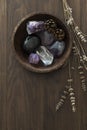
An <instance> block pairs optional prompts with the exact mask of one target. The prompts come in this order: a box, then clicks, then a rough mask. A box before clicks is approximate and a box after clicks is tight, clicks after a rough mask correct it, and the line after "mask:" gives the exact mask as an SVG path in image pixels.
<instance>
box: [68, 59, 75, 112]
mask: <svg viewBox="0 0 87 130" xmlns="http://www.w3.org/2000/svg"><path fill="white" fill-rule="evenodd" d="M67 81H68V86H67V89H68V92H69V97H70V102H71V106H72V111H73V112H75V111H76V101H75V93H74V89H73V88H72V82H73V79H72V75H71V62H70V60H69V79H68V80H67Z"/></svg>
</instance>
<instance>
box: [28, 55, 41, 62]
mask: <svg viewBox="0 0 87 130" xmlns="http://www.w3.org/2000/svg"><path fill="white" fill-rule="evenodd" d="M28 59H29V63H31V64H38V63H39V61H40V57H39V55H38V54H36V53H31V54H30V55H29V58H28Z"/></svg>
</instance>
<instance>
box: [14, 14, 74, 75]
mask: <svg viewBox="0 0 87 130" xmlns="http://www.w3.org/2000/svg"><path fill="white" fill-rule="evenodd" d="M47 19H53V20H54V21H55V22H56V23H57V24H58V26H59V27H60V28H62V29H63V30H64V31H65V34H66V36H65V39H64V41H65V44H66V47H65V51H64V53H63V55H62V56H61V57H60V58H57V59H55V60H54V63H53V64H52V65H50V66H47V67H46V66H44V65H32V64H30V63H29V62H28V57H27V56H25V55H24V52H23V50H22V47H21V45H22V43H23V42H24V40H25V38H26V36H27V35H28V34H27V31H26V23H27V22H28V21H31V20H39V21H41V20H42V21H43V20H47ZM12 41H13V49H14V52H15V55H16V57H17V59H18V61H19V62H20V63H21V64H22V65H23V66H24V67H25V68H27V69H28V70H30V71H33V72H38V73H46V72H50V71H53V70H56V69H59V68H60V67H61V66H62V65H63V64H64V63H65V62H66V60H67V59H68V57H69V55H70V52H71V48H72V43H71V38H70V34H69V31H68V29H67V27H66V26H65V24H64V23H63V22H62V21H61V20H60V19H58V18H57V17H55V16H53V15H50V14H46V13H36V14H31V15H28V16H26V17H24V18H23V19H22V20H21V21H20V22H19V23H18V25H17V26H16V27H15V30H14V32H13V38H12Z"/></svg>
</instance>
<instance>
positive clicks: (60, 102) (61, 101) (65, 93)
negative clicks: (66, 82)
mask: <svg viewBox="0 0 87 130" xmlns="http://www.w3.org/2000/svg"><path fill="white" fill-rule="evenodd" d="M67 95H68V91H67V89H66V87H65V89H64V91H63V93H62V95H61V97H60V100H59V102H58V103H57V105H56V111H58V110H59V109H60V108H61V107H62V106H63V104H64V103H65V100H66V98H67Z"/></svg>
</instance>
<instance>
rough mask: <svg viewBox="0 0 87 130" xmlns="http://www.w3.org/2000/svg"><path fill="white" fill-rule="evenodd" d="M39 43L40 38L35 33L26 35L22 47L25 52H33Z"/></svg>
mask: <svg viewBox="0 0 87 130" xmlns="http://www.w3.org/2000/svg"><path fill="white" fill-rule="evenodd" d="M40 44H41V40H40V38H39V37H37V36H35V35H31V36H28V37H27V38H26V40H25V41H24V44H23V49H24V51H25V52H26V53H28V54H29V53H30V52H33V51H34V50H35V49H36V48H37V47H39V46H40Z"/></svg>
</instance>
